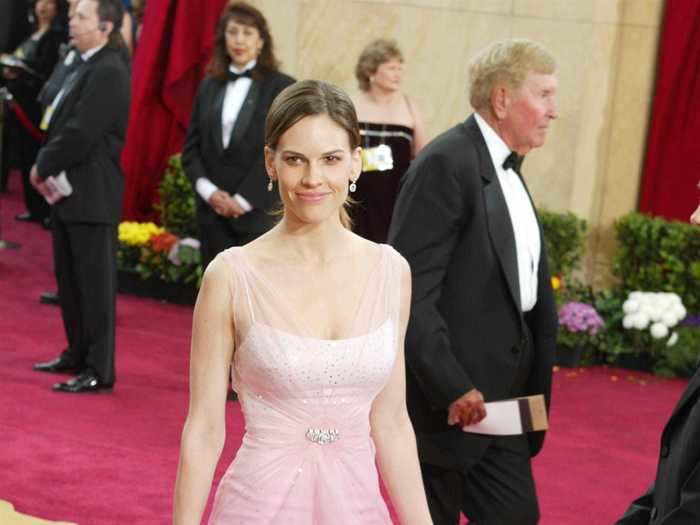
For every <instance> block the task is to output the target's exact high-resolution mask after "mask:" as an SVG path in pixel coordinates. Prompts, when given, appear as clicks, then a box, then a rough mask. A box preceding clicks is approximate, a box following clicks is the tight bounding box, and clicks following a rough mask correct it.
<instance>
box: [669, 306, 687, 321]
mask: <svg viewBox="0 0 700 525" xmlns="http://www.w3.org/2000/svg"><path fill="white" fill-rule="evenodd" d="M673 311H674V313H675V314H676V317H677V318H678V320H679V321H680V320H681V319H685V316H686V315H688V311H687V310H686V309H685V306H683V303H681V304H675V305H673Z"/></svg>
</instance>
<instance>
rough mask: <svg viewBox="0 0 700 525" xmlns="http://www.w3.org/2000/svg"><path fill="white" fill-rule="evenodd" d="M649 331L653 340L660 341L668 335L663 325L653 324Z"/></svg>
mask: <svg viewBox="0 0 700 525" xmlns="http://www.w3.org/2000/svg"><path fill="white" fill-rule="evenodd" d="M649 331H650V332H651V336H652V337H653V338H654V339H661V338H663V337H666V336H667V335H668V328H667V327H666V325H665V324H661V323H654V324H653V325H651V328H650V329H649Z"/></svg>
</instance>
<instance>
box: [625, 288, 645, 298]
mask: <svg viewBox="0 0 700 525" xmlns="http://www.w3.org/2000/svg"><path fill="white" fill-rule="evenodd" d="M644 295H645V293H644V292H640V291H639V290H635V291H634V292H630V294H629V298H630V299H634V300H639V299H641V298H642V297H644Z"/></svg>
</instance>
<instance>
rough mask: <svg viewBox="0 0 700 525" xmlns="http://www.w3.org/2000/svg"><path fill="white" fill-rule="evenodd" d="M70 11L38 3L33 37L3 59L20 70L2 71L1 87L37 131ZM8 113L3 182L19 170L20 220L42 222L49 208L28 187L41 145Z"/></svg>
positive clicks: (49, 1)
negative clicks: (45, 87)
mask: <svg viewBox="0 0 700 525" xmlns="http://www.w3.org/2000/svg"><path fill="white" fill-rule="evenodd" d="M67 11H68V5H67V3H66V1H65V0H36V2H34V5H33V9H32V13H33V19H34V31H33V33H32V34H31V35H30V36H29V38H27V39H26V40H25V41H24V42H22V43H21V44H20V45H19V46H18V47H17V49H15V50H14V52H13V53H12V54H10V55H3V56H2V59H3V60H2V61H3V62H4V63H6V64H14V65H15V66H17V67H7V66H5V67H3V68H2V83H3V84H4V85H5V87H7V89H8V91H9V92H10V93H11V94H12V96H13V98H14V102H15V103H16V104H17V105H18V106H19V107H20V108H21V109H22V111H23V112H24V113H25V114H26V116H27V117H28V118H29V120H30V121H31V124H32V125H33V126H34V127H35V128H36V129H38V128H39V124H40V122H41V106H40V104H39V102H38V100H37V96H38V95H39V91H40V90H41V87H42V86H43V84H44V82H45V81H46V79H48V77H49V75H50V74H51V71H52V70H53V68H54V66H55V65H56V62H57V61H58V54H59V48H60V46H61V44H62V43H64V42H65V41H66V39H67V36H68V35H67V32H66V13H67ZM8 109H9V108H8V107H7V106H6V108H5V118H4V122H3V134H2V136H3V148H2V151H3V162H2V170H3V173H2V180H3V181H6V180H7V175H8V171H9V169H10V168H15V169H18V170H20V171H21V172H22V184H23V187H24V202H25V205H26V207H27V211H26V213H22V214H20V215H18V216H17V219H18V220H25V221H27V220H29V221H43V220H45V219H46V218H47V217H48V215H49V206H48V204H47V203H46V201H45V200H44V198H43V197H42V196H41V195H39V193H38V192H37V191H36V190H35V189H34V188H33V187H32V185H31V184H30V183H29V170H30V169H31V167H32V164H34V160H35V159H36V155H37V153H38V151H39V146H40V145H41V144H40V142H39V140H37V137H36V136H34V135H33V134H32V133H31V132H29V131H28V130H27V129H26V127H25V126H24V125H23V124H22V123H21V122H20V120H19V119H18V118H17V117H16V115H15V113H14V112H13V111H10V110H8Z"/></svg>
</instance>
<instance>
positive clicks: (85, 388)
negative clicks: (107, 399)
mask: <svg viewBox="0 0 700 525" xmlns="http://www.w3.org/2000/svg"><path fill="white" fill-rule="evenodd" d="M53 389H54V391H55V392H68V393H69V394H82V393H84V392H97V391H98V390H112V385H108V384H107V383H105V382H103V381H102V380H101V379H100V378H99V377H97V375H95V373H94V372H83V373H82V374H80V375H79V376H76V377H74V378H73V379H69V380H68V381H66V382H65V383H56V384H55V385H54V386H53Z"/></svg>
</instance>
